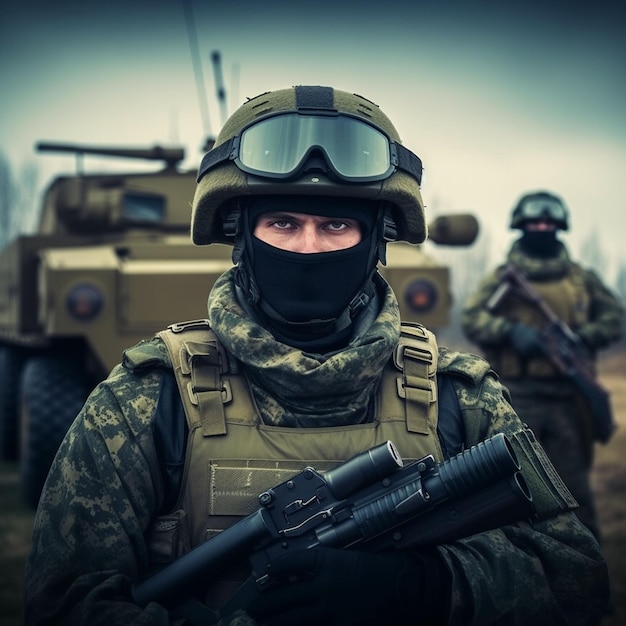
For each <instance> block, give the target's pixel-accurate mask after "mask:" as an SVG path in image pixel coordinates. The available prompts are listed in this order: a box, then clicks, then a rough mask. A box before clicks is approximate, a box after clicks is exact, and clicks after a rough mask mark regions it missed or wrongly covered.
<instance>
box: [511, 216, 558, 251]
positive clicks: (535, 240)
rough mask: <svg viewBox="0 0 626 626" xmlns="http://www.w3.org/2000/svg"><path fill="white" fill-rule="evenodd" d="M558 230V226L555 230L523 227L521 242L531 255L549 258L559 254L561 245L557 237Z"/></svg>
mask: <svg viewBox="0 0 626 626" xmlns="http://www.w3.org/2000/svg"><path fill="white" fill-rule="evenodd" d="M524 226H526V224H524ZM557 231H558V229H557V228H554V229H553V230H529V229H528V228H523V229H522V237H521V239H520V243H521V245H522V247H523V248H524V250H525V251H526V252H527V253H528V254H530V255H531V256H534V257H539V258H546V259H549V258H552V257H555V256H557V255H558V254H559V250H560V246H559V240H558V239H557V237H556V234H557Z"/></svg>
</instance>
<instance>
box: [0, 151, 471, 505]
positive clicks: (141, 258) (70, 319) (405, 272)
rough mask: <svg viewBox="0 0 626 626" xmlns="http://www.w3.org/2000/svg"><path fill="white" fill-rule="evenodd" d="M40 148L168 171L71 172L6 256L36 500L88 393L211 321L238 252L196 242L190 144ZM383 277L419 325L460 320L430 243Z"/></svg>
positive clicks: (25, 473)
mask: <svg viewBox="0 0 626 626" xmlns="http://www.w3.org/2000/svg"><path fill="white" fill-rule="evenodd" d="M38 148H39V149H40V150H47V151H62V152H73V153H75V154H76V155H78V156H81V158H82V155H108V156H111V157H117V158H133V159H144V160H156V161H158V162H161V163H163V167H162V168H161V169H159V170H158V171H151V172H147V173H137V172H133V173H121V174H113V173H98V174H92V173H89V174H86V173H83V172H78V173H77V174H76V175H71V176H60V177H58V178H56V179H55V180H53V181H52V183H51V184H50V185H49V187H48V188H47V190H46V192H45V194H44V198H43V206H42V211H41V218H40V224H39V229H38V232H37V233H36V234H33V235H25V236H20V237H18V238H17V239H16V240H14V241H12V242H11V243H9V245H8V246H6V247H5V248H4V249H3V250H2V251H0V380H2V385H1V386H0V455H1V456H2V458H3V459H5V460H19V466H20V482H21V490H22V495H23V498H24V500H25V501H26V502H27V503H28V504H29V505H31V506H33V507H34V506H36V504H37V502H38V499H39V495H40V492H41V489H42V487H43V483H44V481H45V478H46V476H47V473H48V470H49V467H50V464H51V463H52V459H53V457H54V454H55V453H56V450H57V449H58V446H59V445H60V442H61V440H62V438H63V436H64V434H65V432H66V431H67V429H68V427H69V425H70V424H71V422H72V420H73V419H74V417H75V416H76V415H77V413H78V412H79V410H80V408H81V407H82V405H83V403H84V401H85V399H86V397H87V395H88V394H89V393H90V392H91V391H92V389H93V388H94V387H95V385H96V384H97V383H98V382H99V381H100V380H102V379H103V378H104V377H105V376H106V375H107V373H108V372H109V371H110V370H111V369H112V368H113V366H115V365H116V364H117V363H118V362H119V361H120V358H121V354H122V352H123V350H124V348H126V347H128V346H131V345H133V344H135V343H136V342H138V341H139V340H140V339H143V338H147V337H150V336H152V335H153V334H154V333H155V332H156V331H158V330H161V329H163V328H165V327H166V326H168V325H169V324H171V323H174V322H179V321H185V320H191V319H198V318H204V317H205V316H206V299H207V295H208V292H209V290H210V288H211V286H212V284H213V282H214V281H215V279H216V278H217V277H218V276H219V275H220V274H222V273H223V272H224V271H226V270H227V269H228V268H229V267H231V266H232V262H231V258H230V255H231V249H230V247H229V246H223V245H219V244H214V245H211V246H208V247H196V246H194V245H192V244H191V241H190V236H189V226H190V214H191V209H190V205H191V201H192V199H193V194H194V191H195V171H193V172H185V171H181V170H180V169H179V168H178V165H179V164H180V163H181V161H182V160H183V158H184V151H183V150H181V149H176V148H161V147H153V148H145V149H135V148H105V147H96V146H91V147H90V146H74V145H66V144H45V143H44V144H39V145H38ZM476 232H477V223H476V220H475V219H474V218H473V217H472V216H471V215H459V216H447V217H441V218H439V219H438V220H435V222H434V223H432V224H431V225H430V233H431V234H430V237H431V239H432V240H433V241H435V242H436V243H441V244H448V245H468V244H470V243H471V242H472V241H473V240H474V238H475V236H476ZM382 271H383V273H384V274H385V275H386V277H387V279H388V280H389V281H390V282H391V284H392V285H393V287H394V288H395V290H396V293H397V294H398V299H399V302H400V306H401V309H402V315H403V317H404V318H405V319H408V320H415V321H420V322H421V323H423V324H425V325H426V326H428V327H431V328H437V327H441V326H444V325H445V324H447V323H448V312H449V308H450V303H451V295H450V293H449V275H448V271H449V270H448V268H447V267H442V266H441V265H438V264H437V263H436V262H435V261H434V260H433V259H431V258H430V257H429V256H428V255H427V254H426V253H425V252H424V251H423V249H422V248H420V247H418V246H410V245H408V244H400V243H396V244H392V245H391V246H389V250H388V262H387V266H386V267H384V268H382Z"/></svg>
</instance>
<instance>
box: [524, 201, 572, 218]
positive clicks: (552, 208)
mask: <svg viewBox="0 0 626 626" xmlns="http://www.w3.org/2000/svg"><path fill="white" fill-rule="evenodd" d="M520 216H521V217H522V218H523V219H525V220H539V219H546V220H553V221H555V222H564V221H565V220H566V219H567V215H566V213H565V207H564V206H563V205H562V204H561V203H560V202H559V201H558V200H552V199H550V198H544V199H542V198H535V199H530V200H526V201H525V202H524V204H523V206H522V210H521V212H520Z"/></svg>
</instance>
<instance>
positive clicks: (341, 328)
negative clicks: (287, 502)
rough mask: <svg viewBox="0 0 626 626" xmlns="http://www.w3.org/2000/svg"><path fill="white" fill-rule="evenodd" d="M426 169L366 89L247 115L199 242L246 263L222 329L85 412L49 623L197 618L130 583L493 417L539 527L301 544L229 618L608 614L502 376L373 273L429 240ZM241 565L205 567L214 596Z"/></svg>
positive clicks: (48, 581)
mask: <svg viewBox="0 0 626 626" xmlns="http://www.w3.org/2000/svg"><path fill="white" fill-rule="evenodd" d="M420 182H421V162H420V160H419V159H418V157H416V156H415V155H414V154H412V153H411V152H410V151H408V150H407V149H406V148H404V147H403V146H402V145H401V143H400V139H399V137H398V134H397V131H396V129H395V128H394V126H393V125H392V123H391V122H390V121H389V119H388V118H387V117H386V116H385V115H384V114H383V113H382V112H381V111H380V109H379V108H378V106H377V105H375V104H373V103H372V102H370V101H368V100H366V99H364V98H362V97H360V96H356V95H353V94H350V93H347V92H343V91H339V90H336V89H332V88H330V87H319V86H318V87H307V86H298V87H295V88H290V89H283V90H278V91H275V92H269V93H266V94H262V95H260V96H257V97H256V98H253V99H251V100H249V101H248V102H246V103H245V104H244V105H243V106H242V107H241V108H240V109H239V110H238V111H236V112H235V113H234V114H233V116H232V117H231V118H230V119H229V121H228V122H227V123H226V124H225V126H224V128H223V130H222V132H221V133H220V136H219V137H218V139H217V142H216V145H215V147H214V148H213V150H212V151H211V152H209V153H208V154H207V155H206V156H205V158H204V159H203V162H202V164H201V166H200V171H199V183H198V187H197V191H196V195H195V198H194V202H193V210H192V238H193V241H194V242H195V243H196V244H199V245H205V244H210V243H212V242H220V241H221V242H229V243H231V244H233V258H234V261H235V263H236V266H235V268H233V269H232V270H230V271H228V272H227V273H226V274H224V275H223V276H222V277H221V278H220V279H219V280H218V281H217V282H216V283H215V285H214V287H213V289H212V290H211V292H210V295H209V302H208V322H207V323H206V324H204V323H200V322H198V323H194V324H181V325H175V326H174V327H173V328H172V329H171V330H168V331H165V332H164V333H159V334H158V335H157V336H156V337H155V338H153V339H151V340H147V341H143V342H141V343H140V344H138V345H137V346H135V347H133V348H131V349H129V350H127V351H126V352H125V354H124V358H123V361H122V363H121V364H120V365H119V366H117V367H116V368H114V370H113V371H112V372H111V374H110V376H109V377H108V379H107V380H105V381H104V382H103V383H101V384H100V385H99V386H98V387H97V388H96V389H95V390H94V392H93V393H92V395H91V396H90V398H89V399H88V400H87V402H86V404H85V406H84V408H83V409H82V411H81V412H80V414H79V415H78V417H77V419H76V421H75V422H74V424H73V425H72V427H71V429H70V431H69V432H68V434H67V436H66V438H65V440H64V442H63V444H62V446H61V449H60V451H59V453H58V455H57V457H56V459H55V462H54V464H53V467H52V469H51V471H50V474H49V477H48V480H47V483H46V486H45V488H44V491H43V494H42V497H41V501H40V505H39V508H38V511H37V517H36V522H35V528H34V536H33V546H32V551H31V554H30V556H29V559H28V564H27V570H26V605H25V606H26V621H27V624H28V625H29V626H35V625H37V624H44V623H46V624H53V623H54V624H63V625H65V626H69V625H72V624H89V625H90V626H93V625H96V624H107V625H110V624H131V623H132V624H174V623H175V624H182V623H184V619H185V618H184V617H182V616H181V615H184V612H183V613H182V614H181V613H180V612H178V611H175V612H168V610H166V608H165V607H164V606H162V605H161V604H159V602H158V599H157V601H154V602H152V601H151V602H149V603H147V606H138V605H137V604H136V603H135V602H134V601H133V598H134V597H135V596H134V595H133V585H134V584H136V583H137V582H138V581H141V580H142V579H144V578H145V577H147V576H148V575H149V574H150V573H151V572H152V571H154V570H155V569H156V568H158V567H159V566H162V565H163V564H165V563H168V562H170V561H172V560H174V559H175V558H176V557H177V556H178V555H180V554H182V553H184V552H186V551H187V550H189V548H190V547H193V546H195V545H198V544H200V543H202V542H203V541H206V540H207V539H208V541H211V538H210V537H211V536H212V535H213V534H214V533H216V532H219V529H220V528H224V527H227V526H228V525H229V524H230V523H232V521H234V520H235V519H237V518H238V516H241V515H242V514H244V513H245V511H246V510H247V511H250V510H251V509H254V506H255V501H256V495H257V494H258V493H259V490H258V489H257V486H259V487H260V486H261V485H262V484H263V482H264V481H265V486H266V487H267V486H268V484H269V485H272V484H275V482H278V481H275V478H276V477H277V476H280V475H281V472H288V471H291V472H292V473H293V471H297V468H302V467H304V466H305V465H313V466H315V467H319V466H320V464H323V463H324V462H328V463H330V464H331V466H332V464H336V463H337V462H341V461H343V460H345V459H348V458H350V457H352V456H354V455H355V454H356V453H358V452H361V451H363V450H366V449H368V448H370V447H372V446H373V445H375V444H377V443H379V442H380V441H385V440H387V439H391V440H392V441H394V442H395V443H396V445H397V446H398V448H399V451H400V454H401V455H402V457H403V458H404V459H416V458H421V457H422V456H425V455H426V454H432V455H433V456H434V458H435V460H436V461H438V462H440V461H442V460H443V459H445V458H449V457H450V456H452V455H454V454H456V453H458V452H460V451H461V450H463V449H464V448H467V447H469V446H472V445H474V444H478V443H479V442H481V441H483V440H485V439H486V438H488V437H490V436H492V435H495V434H496V433H505V434H506V435H507V436H508V437H509V439H510V440H511V443H512V444H513V446H514V449H515V451H516V453H517V455H518V457H519V459H520V463H521V465H522V468H523V472H524V474H525V477H526V480H527V482H528V484H529V487H530V489H531V491H532V495H533V500H534V504H535V507H536V512H537V514H536V516H535V517H533V519H532V520H528V521H520V522H517V523H514V524H509V525H504V526H501V527H500V528H496V529H495V530H490V531H487V532H482V533H478V534H475V535H473V536H469V537H467V538H464V539H462V540H459V541H455V542H452V543H448V544H445V545H440V546H437V547H433V548H430V549H419V550H418V549H415V550H406V551H393V552H389V553H382V554H369V553H366V552H361V551H357V550H338V549H334V548H316V549H312V550H304V551H296V552H292V553H289V552H287V553H286V554H285V556H284V557H283V558H282V559H281V560H279V561H278V562H277V563H276V565H275V572H274V573H275V574H277V575H276V578H277V581H278V582H277V584H276V586H274V587H272V588H271V589H269V590H267V591H265V592H263V593H262V594H260V595H259V596H258V597H257V598H256V599H255V600H253V601H252V602H251V603H250V604H249V605H248V606H247V611H246V612H244V613H242V614H241V615H238V616H236V617H235V616H232V619H231V616H229V615H222V616H221V617H220V623H221V624H228V623H232V624H243V623H248V624H250V623H252V624H253V623H262V624H269V625H279V624H320V623H327V624H339V623H342V624H385V625H387V624H476V625H480V626H486V625H488V624H509V625H514V624H529V623H532V624H537V625H538V624H549V625H550V626H554V625H556V624H597V623H598V622H599V620H600V617H601V615H602V612H603V609H604V607H605V605H606V604H607V602H608V595H609V583H608V574H607V567H606V563H605V561H604V559H603V556H602V554H601V551H600V549H599V546H598V543H597V541H596V540H595V538H594V537H593V535H592V534H591V533H590V532H589V531H588V530H587V529H586V528H585V527H584V526H583V525H582V524H581V523H580V521H579V520H578V518H577V517H576V516H575V515H574V513H573V512H572V509H573V508H575V502H574V501H573V499H572V498H571V495H570V494H569V492H568V491H567V489H566V488H565V486H564V485H563V484H562V482H560V479H559V478H558V475H556V473H555V472H553V470H552V466H551V464H550V463H549V461H548V459H547V457H546V456H545V454H544V453H543V451H542V449H541V447H540V446H539V445H538V444H537V443H536V441H534V439H533V438H532V435H531V434H530V433H529V432H528V431H527V430H525V429H524V427H523V425H522V423H521V422H520V420H519V419H518V417H517V415H516V414H515V412H514V411H513V409H512V408H511V405H510V403H509V401H508V398H507V395H506V394H505V392H504V390H503V388H502V386H501V385H500V383H499V382H498V379H497V377H496V375H495V374H494V373H493V371H492V370H491V369H490V367H489V364H488V363H487V362H486V361H484V360H483V359H482V358H479V357H476V356H473V355H469V354H463V353H458V352H454V351H450V350H447V349H445V348H437V345H436V340H435V338H434V337H433V336H432V334H431V333H429V332H428V331H427V330H426V329H424V328H423V327H421V326H419V325H404V324H401V320H400V318H399V309H398V304H397V301H396V297H395V295H394V293H393V291H392V290H391V288H390V286H389V285H388V284H387V283H386V282H385V281H384V280H383V279H382V277H381V276H380V274H379V273H378V272H377V271H376V267H377V264H378V262H382V263H384V260H385V245H386V242H387V241H393V240H403V241H408V242H411V243H419V242H422V241H423V240H424V239H425V237H426V226H425V221H424V213H423V203H422V199H421V195H420V187H419V185H420ZM209 326H210V328H209ZM190 329H191V330H190ZM406 342H409V343H410V342H413V343H415V342H419V343H420V345H421V347H422V349H419V350H415V349H411V350H407V349H405V347H406ZM424 355H425V356H424ZM179 390H180V391H179ZM268 469H270V470H271V471H270V472H269V474H270V478H269V479H268V478H267V476H266V477H265V478H263V476H264V474H268ZM250 485H252V487H251V486H250ZM302 573H305V574H306V575H305V576H299V575H297V574H302ZM227 574H228V573H227V572H225V573H224V576H223V580H222V577H220V580H207V581H204V582H205V585H206V597H204V591H203V600H204V601H205V602H206V604H207V606H212V608H219V606H220V604H219V602H218V601H217V600H216V599H215V598H218V597H220V593H221V592H222V591H224V588H225V587H226V586H227V583H228V580H227V578H228V576H227ZM208 621H210V620H208ZM208 621H207V623H208ZM196 623H198V622H196Z"/></svg>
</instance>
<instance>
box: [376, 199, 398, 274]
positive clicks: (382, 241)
mask: <svg viewBox="0 0 626 626" xmlns="http://www.w3.org/2000/svg"><path fill="white" fill-rule="evenodd" d="M379 229H380V230H379V232H380V234H379V236H378V259H379V261H380V262H381V263H382V264H383V265H387V244H388V243H389V242H391V241H396V240H397V239H398V227H397V226H396V223H395V221H394V219H393V217H392V216H391V210H390V209H389V207H385V208H384V209H383V210H382V211H381V223H380V227H379Z"/></svg>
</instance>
